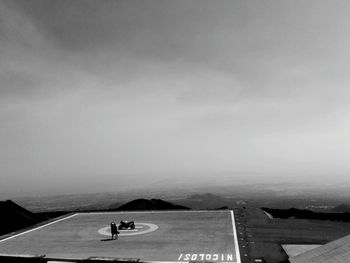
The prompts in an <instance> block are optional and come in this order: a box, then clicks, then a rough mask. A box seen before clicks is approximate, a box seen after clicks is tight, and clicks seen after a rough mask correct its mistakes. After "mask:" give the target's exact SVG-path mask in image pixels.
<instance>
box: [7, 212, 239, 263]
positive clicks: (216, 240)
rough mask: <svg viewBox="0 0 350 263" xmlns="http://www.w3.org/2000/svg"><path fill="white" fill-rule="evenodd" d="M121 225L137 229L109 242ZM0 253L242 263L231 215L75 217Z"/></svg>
mask: <svg viewBox="0 0 350 263" xmlns="http://www.w3.org/2000/svg"><path fill="white" fill-rule="evenodd" d="M122 219H125V220H134V221H135V223H136V229H135V230H133V231H130V230H129V231H122V233H121V235H120V237H119V239H118V240H110V236H109V227H108V226H109V224H110V222H112V221H115V222H119V221H120V220H122ZM0 253H7V254H45V255H46V256H48V257H61V258H63V257H68V258H87V257H89V256H106V257H108V256H110V257H126V258H127V257H133V258H141V260H143V261H168V262H170V261H173V262H176V261H190V260H207V261H218V262H240V256H239V252H238V244H237V237H236V233H235V224H234V217H233V212H231V211H184V212H181V211H176V212H175V211H171V212H124V213H121V212H113V213H78V214H74V215H72V216H70V217H67V218H63V219H61V220H59V221H54V222H52V223H50V224H47V225H44V226H42V227H39V228H34V229H31V230H29V231H26V232H23V233H20V234H18V235H14V236H12V237H9V238H6V239H3V240H0Z"/></svg>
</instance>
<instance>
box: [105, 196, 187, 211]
mask: <svg viewBox="0 0 350 263" xmlns="http://www.w3.org/2000/svg"><path fill="white" fill-rule="evenodd" d="M189 209H191V208H188V207H185V206H181V205H174V204H172V203H169V202H166V201H163V200H161V199H151V200H147V199H136V200H133V201H131V202H128V203H126V204H124V205H122V206H119V207H118V208H113V207H111V209H110V210H114V211H134V210H189Z"/></svg>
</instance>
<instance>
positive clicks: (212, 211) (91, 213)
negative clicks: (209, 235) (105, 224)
mask: <svg viewBox="0 0 350 263" xmlns="http://www.w3.org/2000/svg"><path fill="white" fill-rule="evenodd" d="M217 212H224V213H227V212H229V211H228V210H165V211H113V212H79V214H81V215H83V214H89V215H95V214H96V215H104V214H171V213H177V214H178V213H217Z"/></svg>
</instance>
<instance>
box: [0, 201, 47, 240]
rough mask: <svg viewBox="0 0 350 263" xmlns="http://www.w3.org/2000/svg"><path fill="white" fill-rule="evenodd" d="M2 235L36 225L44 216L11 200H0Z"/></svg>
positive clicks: (0, 228)
mask: <svg viewBox="0 0 350 263" xmlns="http://www.w3.org/2000/svg"><path fill="white" fill-rule="evenodd" d="M0 213H1V217H0V235H4V234H7V233H10V232H13V231H16V230H19V229H22V228H25V227H29V226H32V225H35V224H37V223H39V222H41V221H43V220H45V218H44V217H42V216H40V215H36V214H34V213H32V212H30V211H28V210H26V209H24V208H23V207H21V206H19V205H17V204H16V203H14V202H12V201H11V200H7V201H0Z"/></svg>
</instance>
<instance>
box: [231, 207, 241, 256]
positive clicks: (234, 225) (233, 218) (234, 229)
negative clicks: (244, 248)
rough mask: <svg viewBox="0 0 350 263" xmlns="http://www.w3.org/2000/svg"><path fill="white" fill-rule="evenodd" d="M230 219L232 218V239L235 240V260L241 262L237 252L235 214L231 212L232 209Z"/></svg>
mask: <svg viewBox="0 0 350 263" xmlns="http://www.w3.org/2000/svg"><path fill="white" fill-rule="evenodd" d="M231 219H232V230H233V236H234V240H235V250H236V262H237V263H241V255H240V253H239V246H238V238H237V231H236V223H235V216H234V214H233V210H231Z"/></svg>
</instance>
